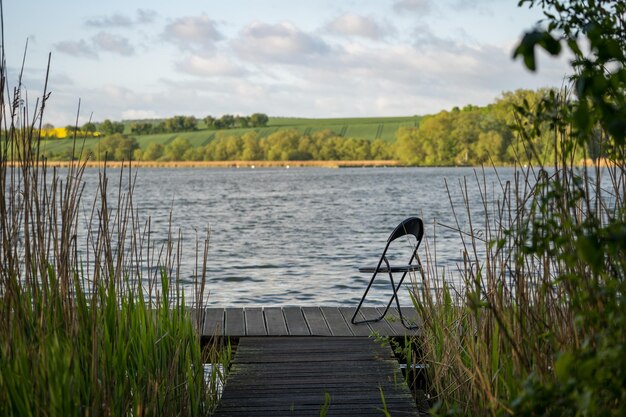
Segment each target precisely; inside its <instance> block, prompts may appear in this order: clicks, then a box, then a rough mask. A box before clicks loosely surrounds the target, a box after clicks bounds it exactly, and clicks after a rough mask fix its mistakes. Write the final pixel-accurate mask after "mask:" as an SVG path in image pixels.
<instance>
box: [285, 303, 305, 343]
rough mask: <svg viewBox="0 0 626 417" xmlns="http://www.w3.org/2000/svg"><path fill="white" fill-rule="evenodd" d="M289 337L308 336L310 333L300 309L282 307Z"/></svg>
mask: <svg viewBox="0 0 626 417" xmlns="http://www.w3.org/2000/svg"><path fill="white" fill-rule="evenodd" d="M283 314H284V315H285V322H286V323H287V332H288V334H289V336H310V335H311V331H310V330H309V326H307V324H306V321H305V320H304V315H303V314H302V309H301V308H300V307H283Z"/></svg>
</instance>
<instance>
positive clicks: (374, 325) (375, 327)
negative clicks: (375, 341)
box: [359, 307, 395, 337]
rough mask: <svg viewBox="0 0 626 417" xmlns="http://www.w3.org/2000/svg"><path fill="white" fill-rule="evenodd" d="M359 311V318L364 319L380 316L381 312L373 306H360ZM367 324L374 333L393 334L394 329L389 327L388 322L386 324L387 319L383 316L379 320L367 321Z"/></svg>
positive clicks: (381, 334)
mask: <svg viewBox="0 0 626 417" xmlns="http://www.w3.org/2000/svg"><path fill="white" fill-rule="evenodd" d="M383 311H384V308H383ZM359 313H360V315H361V318H362V319H365V320H372V319H377V318H379V317H380V314H381V313H379V312H378V310H377V309H376V308H375V307H362V308H361V310H359ZM368 324H369V326H370V328H371V329H372V332H373V333H375V334H378V335H380V336H383V337H385V336H394V335H395V331H394V330H393V329H392V328H391V327H389V324H387V321H386V320H385V319H384V318H383V319H381V320H379V321H372V322H369V323H368Z"/></svg>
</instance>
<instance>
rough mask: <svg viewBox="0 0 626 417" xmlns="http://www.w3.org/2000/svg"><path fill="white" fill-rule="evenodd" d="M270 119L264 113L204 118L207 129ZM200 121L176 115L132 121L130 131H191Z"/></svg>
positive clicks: (244, 125) (259, 124)
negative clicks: (166, 117) (151, 119)
mask: <svg viewBox="0 0 626 417" xmlns="http://www.w3.org/2000/svg"><path fill="white" fill-rule="evenodd" d="M268 121H269V117H268V116H267V115H266V114H264V113H253V114H251V115H249V116H239V115H237V116H233V115H232V114H224V115H223V116H222V117H219V118H216V117H213V116H210V115H209V116H206V117H204V118H203V119H202V122H204V125H205V127H206V129H212V130H221V129H234V128H248V127H252V128H254V127H265V126H267V123H268ZM199 122H200V120H198V119H197V118H196V117H194V116H174V117H170V118H168V119H165V120H161V121H159V122H150V121H140V122H132V123H130V132H131V134H134V135H150V134H155V133H178V132H191V131H194V130H198V125H199Z"/></svg>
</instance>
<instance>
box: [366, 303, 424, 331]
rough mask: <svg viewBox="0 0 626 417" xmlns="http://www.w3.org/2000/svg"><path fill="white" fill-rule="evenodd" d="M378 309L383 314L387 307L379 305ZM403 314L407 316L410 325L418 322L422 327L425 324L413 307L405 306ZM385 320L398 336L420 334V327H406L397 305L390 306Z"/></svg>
mask: <svg viewBox="0 0 626 417" xmlns="http://www.w3.org/2000/svg"><path fill="white" fill-rule="evenodd" d="M376 311H377V312H378V313H379V314H382V313H383V312H384V311H385V309H384V307H378V308H377V309H376ZM402 315H403V316H405V317H404V318H405V320H406V321H407V323H408V324H409V325H410V324H411V323H416V324H417V325H418V326H419V327H421V326H422V324H423V323H422V320H421V318H420V317H419V316H418V315H417V312H416V311H415V309H414V308H412V307H403V308H402ZM384 320H385V322H387V325H388V326H389V327H391V329H392V332H393V335H394V336H396V337H402V336H418V335H419V334H420V329H419V328H418V329H407V328H406V327H404V325H403V324H402V322H401V321H400V315H399V314H398V309H397V308H395V307H390V308H389V311H388V312H387V314H386V315H385V318H384Z"/></svg>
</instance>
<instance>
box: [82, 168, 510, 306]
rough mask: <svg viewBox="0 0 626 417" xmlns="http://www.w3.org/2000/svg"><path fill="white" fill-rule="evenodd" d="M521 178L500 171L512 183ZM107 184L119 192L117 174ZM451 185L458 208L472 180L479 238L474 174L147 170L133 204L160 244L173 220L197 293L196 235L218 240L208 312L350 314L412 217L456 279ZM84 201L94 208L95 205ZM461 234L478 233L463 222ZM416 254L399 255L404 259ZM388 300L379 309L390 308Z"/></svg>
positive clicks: (491, 180) (93, 177) (187, 276)
mask: <svg viewBox="0 0 626 417" xmlns="http://www.w3.org/2000/svg"><path fill="white" fill-rule="evenodd" d="M512 173H513V171H512V170H510V169H501V170H499V174H500V175H501V177H503V178H505V179H508V178H510V177H511V176H512ZM109 174H110V177H111V181H110V183H114V182H115V180H114V179H115V178H116V177H117V176H118V175H119V172H117V173H116V172H115V171H110V172H109ZM97 177H98V171H97V170H88V172H87V173H86V175H85V179H86V181H87V184H88V187H87V190H91V189H93V188H94V187H92V186H91V185H92V184H96V182H97ZM446 180H447V182H448V185H449V187H450V190H451V193H452V196H453V199H454V201H455V202H456V203H457V204H460V202H461V195H462V194H461V191H460V186H459V184H460V183H462V182H464V181H465V180H467V185H468V189H469V191H470V192H469V195H470V198H471V199H473V200H474V201H475V204H474V205H473V207H475V208H476V210H475V211H473V213H472V216H473V217H474V218H473V219H472V220H473V221H474V222H477V223H476V224H474V226H475V228H476V227H480V226H481V225H480V217H481V205H480V204H479V198H478V192H477V186H476V179H475V178H474V169H471V168H453V169H451V168H401V169H400V168H371V169H370V168H354V169H324V168H319V169H317V168H299V169H294V168H292V169H284V168H282V169H235V168H233V169H180V168H177V169H164V168H155V169H147V168H142V169H139V170H138V174H137V184H136V189H135V193H134V200H135V207H136V209H137V210H138V212H139V216H140V218H142V219H144V220H147V219H148V217H150V218H151V222H152V230H153V232H154V233H153V240H158V239H163V238H164V237H165V236H166V234H167V230H168V223H169V217H170V212H171V213H172V220H173V225H174V226H175V227H176V228H179V229H180V230H181V232H182V234H183V249H184V250H183V258H182V277H183V282H186V283H187V285H188V288H191V287H192V285H191V282H192V280H193V274H194V265H195V251H194V250H195V249H194V247H195V239H196V235H199V236H200V238H202V237H203V235H204V231H205V230H206V229H207V227H208V228H210V231H211V235H210V250H209V260H208V283H207V290H208V291H209V292H210V295H209V296H208V299H207V301H208V303H209V304H215V305H220V306H229V305H266V306H267V305H352V304H354V303H355V302H357V301H358V299H359V298H360V296H361V293H362V291H363V289H364V288H365V286H366V284H367V282H368V280H369V278H370V277H369V276H367V275H363V274H359V273H358V271H357V267H358V266H359V265H362V264H371V263H375V262H376V261H377V260H378V256H380V252H381V251H382V249H383V247H384V244H385V242H386V239H387V237H388V235H389V233H390V232H391V230H393V228H394V227H395V226H396V225H397V224H398V223H399V222H400V221H402V220H403V219H405V218H406V217H409V216H419V217H422V219H423V220H424V222H425V224H426V236H427V238H428V240H429V243H430V244H431V246H432V241H433V235H434V234H435V232H436V247H437V261H438V263H437V264H438V265H440V266H445V267H447V268H449V269H451V270H454V269H455V267H456V265H457V264H458V263H459V262H460V253H461V249H462V247H461V241H460V239H459V237H458V233H457V232H455V231H452V230H449V229H446V228H444V227H442V226H440V225H439V226H436V227H435V224H436V223H442V224H445V225H450V226H453V227H456V223H455V220H454V217H453V215H452V211H451V209H450V201H449V197H448V193H447V192H446V187H445V181H446ZM485 181H486V183H487V188H488V189H494V190H497V189H498V188H499V185H498V180H497V177H496V175H495V174H494V173H493V171H488V172H487V175H486V179H485ZM496 194H497V192H496ZM490 198H491V197H490ZM84 201H87V202H88V201H90V196H89V193H87V195H85V198H84ZM459 208H460V206H459ZM461 228H462V229H463V230H466V231H469V226H468V222H467V221H466V220H465V216H461ZM408 245H409V243H407V242H406V241H403V242H400V243H399V247H398V249H399V250H400V251H402V252H403V253H402V256H406V257H407V258H408V254H409V249H408ZM422 247H423V248H425V245H424V244H422ZM421 254H422V255H423V254H424V251H423V249H422V250H421ZM407 260H408V259H407ZM404 262H406V260H405V261H404ZM381 278H382V277H381ZM380 282H381V283H383V284H384V283H385V281H384V280H381V281H380ZM383 289H386V287H384V288H378V289H376V291H375V292H374V293H373V294H372V296H373V297H372V299H373V300H375V299H379V300H380V299H382V298H384V296H385V295H386V294H385V293H384V292H383ZM387 297H388V295H387ZM405 301H407V302H408V299H406V298H405Z"/></svg>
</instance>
